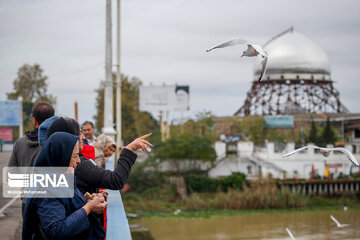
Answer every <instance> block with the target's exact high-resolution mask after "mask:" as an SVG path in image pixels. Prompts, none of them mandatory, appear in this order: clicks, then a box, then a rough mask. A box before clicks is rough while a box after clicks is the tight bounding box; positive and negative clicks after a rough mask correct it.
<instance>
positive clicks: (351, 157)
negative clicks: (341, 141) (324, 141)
mask: <svg viewBox="0 0 360 240" xmlns="http://www.w3.org/2000/svg"><path fill="white" fill-rule="evenodd" d="M332 150H333V151H340V152H342V153H343V154H345V156H346V157H347V158H348V159H349V160H350V161H352V162H353V163H354V164H355V165H356V166H359V162H358V160H356V158H355V157H354V155H352V153H351V152H350V151H349V150H347V149H346V148H333V149H332Z"/></svg>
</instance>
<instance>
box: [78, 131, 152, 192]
mask: <svg viewBox="0 0 360 240" xmlns="http://www.w3.org/2000/svg"><path fill="white" fill-rule="evenodd" d="M150 136H151V133H149V134H146V135H144V136H141V137H139V138H136V139H135V140H134V141H132V142H131V143H130V144H128V145H127V146H126V147H125V148H124V149H123V150H122V151H121V154H120V157H119V159H118V164H117V166H116V168H115V169H114V171H109V170H104V169H101V168H98V167H96V166H94V165H93V164H92V163H91V162H90V161H82V162H81V163H80V164H79V165H78V166H77V167H76V169H75V176H76V178H79V179H81V180H82V181H83V182H84V183H85V184H88V186H91V187H96V188H107V189H112V190H120V189H122V188H123V187H124V185H125V183H126V181H127V179H128V177H129V174H130V171H131V167H132V165H134V163H135V160H136V157H137V155H136V154H135V153H134V152H135V151H136V150H138V149H142V150H143V151H147V147H152V145H151V143H149V142H148V141H146V140H145V138H148V137H150Z"/></svg>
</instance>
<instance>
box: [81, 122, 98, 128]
mask: <svg viewBox="0 0 360 240" xmlns="http://www.w3.org/2000/svg"><path fill="white" fill-rule="evenodd" d="M86 124H90V125H91V127H92V128H95V126H94V124H93V123H92V122H90V121H85V122H84V123H83V124H81V128H82V127H84V125H86Z"/></svg>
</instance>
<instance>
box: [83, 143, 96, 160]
mask: <svg viewBox="0 0 360 240" xmlns="http://www.w3.org/2000/svg"><path fill="white" fill-rule="evenodd" d="M80 153H81V154H82V155H83V156H84V157H85V158H86V159H87V160H90V159H92V160H95V148H94V147H93V146H90V145H83V149H82V150H81V151H80Z"/></svg>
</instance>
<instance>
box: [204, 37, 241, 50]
mask: <svg viewBox="0 0 360 240" xmlns="http://www.w3.org/2000/svg"><path fill="white" fill-rule="evenodd" d="M246 43H247V41H246V40H244V39H240V38H235V39H232V40H229V41H226V42H223V43H220V44H218V45H216V46H215V47H212V48H210V49H208V50H206V51H207V52H210V51H211V50H213V49H216V48H224V47H229V46H234V45H238V44H246Z"/></svg>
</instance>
